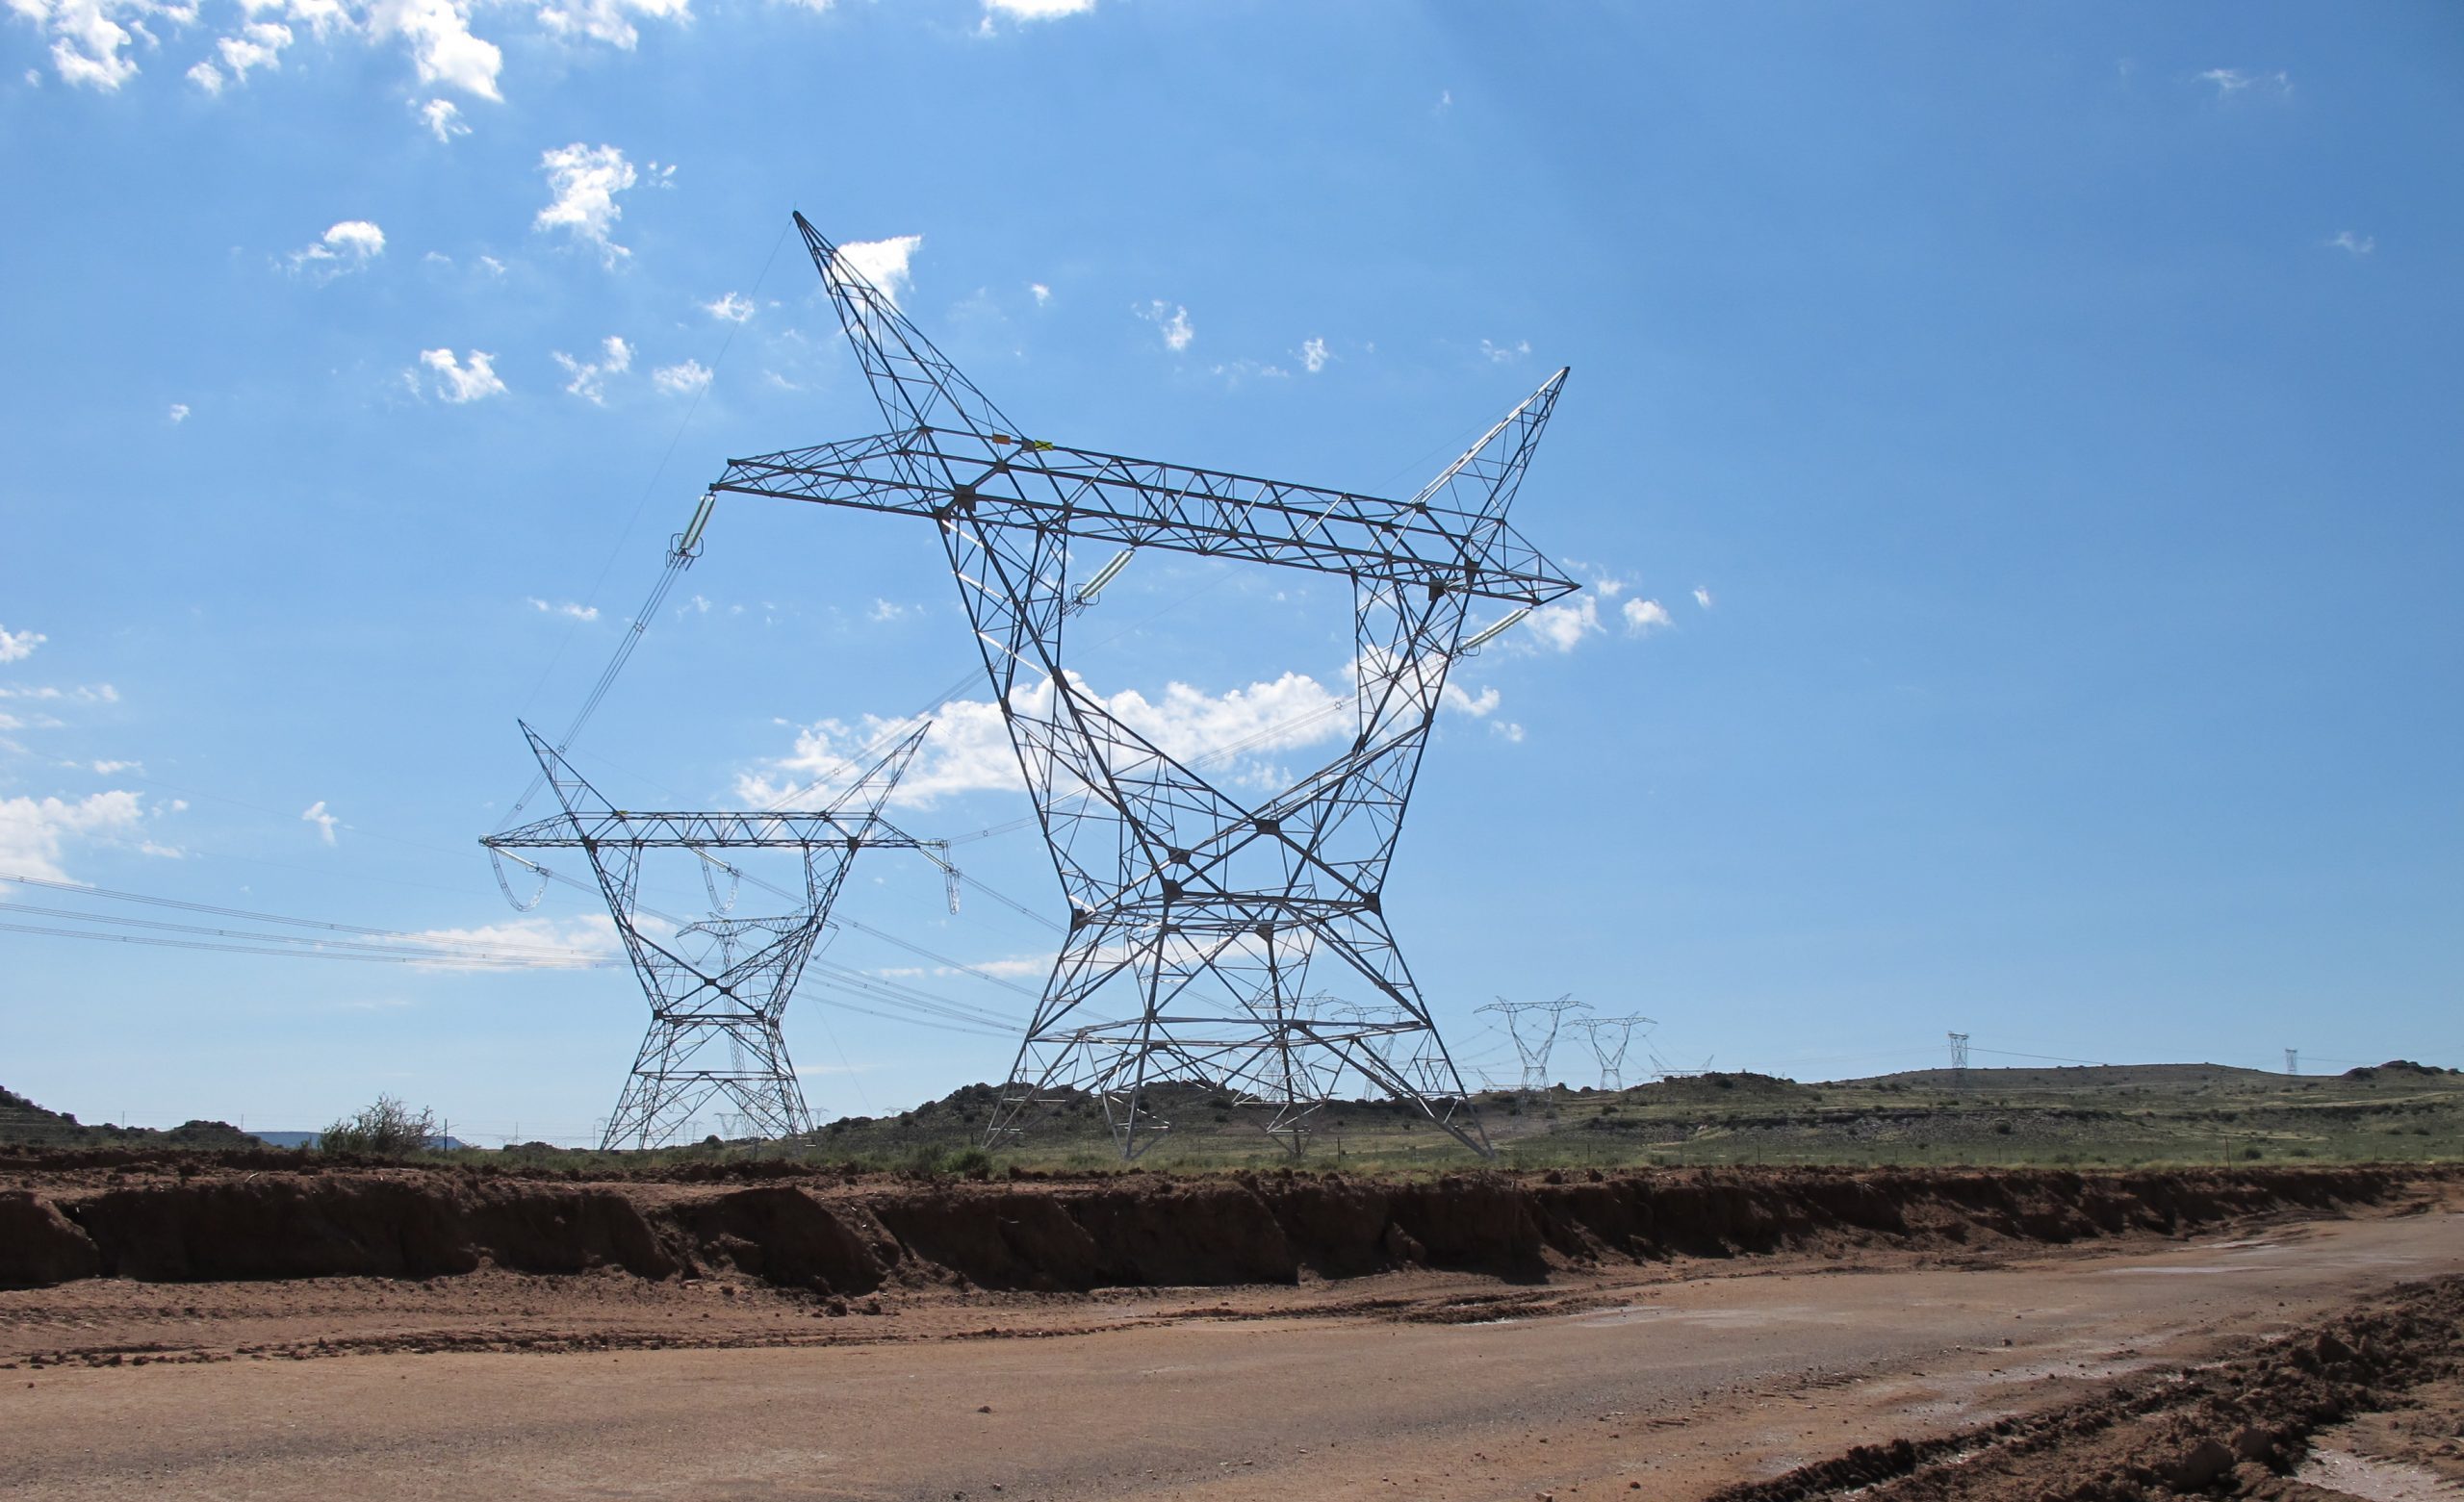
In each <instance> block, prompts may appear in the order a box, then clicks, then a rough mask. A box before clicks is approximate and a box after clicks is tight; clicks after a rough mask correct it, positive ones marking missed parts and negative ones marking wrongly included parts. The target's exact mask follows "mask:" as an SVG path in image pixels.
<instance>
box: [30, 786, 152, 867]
mask: <svg viewBox="0 0 2464 1502" xmlns="http://www.w3.org/2000/svg"><path fill="white" fill-rule="evenodd" d="M144 821H145V813H144V809H143V807H142V805H141V803H140V802H139V801H138V796H137V795H136V794H135V793H132V792H128V791H125V790H116V791H113V792H109V793H92V794H89V795H88V796H86V797H84V798H81V799H78V800H76V801H75V802H69V801H67V800H64V799H59V798H39V799H38V798H0V874H7V875H11V876H21V877H35V878H40V879H42V880H45V881H65V880H67V879H68V873H67V872H65V871H64V870H62V869H61V865H60V861H61V856H62V853H63V852H64V850H65V848H66V847H67V846H68V845H69V844H70V842H72V841H80V840H97V839H100V840H109V839H117V838H124V837H126V836H129V835H132V834H135V833H137V832H138V831H139V829H140V828H141V827H142V826H143V824H144Z"/></svg>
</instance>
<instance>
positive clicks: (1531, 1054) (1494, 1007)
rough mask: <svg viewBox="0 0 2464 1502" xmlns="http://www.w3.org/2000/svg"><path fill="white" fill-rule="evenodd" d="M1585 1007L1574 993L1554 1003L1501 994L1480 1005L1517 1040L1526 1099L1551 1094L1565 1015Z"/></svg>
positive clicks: (1483, 1010) (1515, 1044)
mask: <svg viewBox="0 0 2464 1502" xmlns="http://www.w3.org/2000/svg"><path fill="white" fill-rule="evenodd" d="M1583 1009H1584V1006H1583V1004H1582V1003H1580V1002H1578V1001H1576V1000H1575V999H1574V997H1573V996H1571V995H1567V996H1560V997H1558V998H1557V999H1556V1000H1555V1001H1553V1002H1509V1001H1507V1000H1506V999H1505V998H1504V997H1502V996H1501V997H1499V998H1498V999H1497V1000H1496V1001H1494V1002H1491V1003H1490V1004H1489V1005H1488V1006H1483V1007H1481V1008H1480V1010H1481V1011H1482V1012H1488V1013H1494V1014H1496V1015H1497V1017H1498V1018H1499V1019H1500V1020H1501V1021H1502V1022H1503V1023H1504V1025H1505V1035H1506V1036H1507V1037H1509V1038H1512V1039H1513V1040H1514V1051H1515V1053H1516V1054H1518V1055H1520V1056H1522V1058H1523V1095H1524V1098H1525V1099H1527V1100H1528V1099H1532V1098H1534V1097H1537V1096H1541V1095H1545V1094H1547V1093H1548V1090H1549V1051H1550V1050H1551V1049H1553V1048H1555V1047H1556V1046H1557V1031H1558V1030H1559V1029H1560V1028H1562V1027H1564V1026H1565V1021H1566V1014H1567V1013H1568V1012H1577V1011H1581V1010H1583ZM1620 1052H1621V1053H1622V1052H1623V1050H1622V1049H1621V1050H1620Z"/></svg>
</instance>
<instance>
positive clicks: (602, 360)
mask: <svg viewBox="0 0 2464 1502" xmlns="http://www.w3.org/2000/svg"><path fill="white" fill-rule="evenodd" d="M554 354H555V359H556V363H557V364H558V365H560V366H563V367H564V368H565V373H566V374H567V375H570V376H572V377H573V379H572V380H570V381H567V382H566V383H565V390H566V391H567V392H568V393H570V394H571V395H576V396H579V397H580V398H581V399H582V400H584V401H587V402H590V403H592V404H594V405H596V406H602V407H603V406H605V405H607V400H606V391H605V383H606V380H607V377H609V376H611V375H622V374H624V373H625V372H626V371H627V370H629V369H632V368H633V346H632V345H630V344H627V343H625V342H624V341H623V340H621V339H619V338H617V337H616V336H615V335H613V334H610V335H608V336H607V337H606V338H605V339H603V340H602V341H600V344H599V358H598V359H596V360H594V361H591V362H590V363H588V364H586V365H585V364H584V363H582V362H581V361H579V360H577V359H575V358H574V357H573V356H571V355H569V354H567V353H565V352H564V351H563V350H561V349H559V350H556V351H554Z"/></svg>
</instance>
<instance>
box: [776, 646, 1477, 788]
mask: <svg viewBox="0 0 2464 1502" xmlns="http://www.w3.org/2000/svg"><path fill="white" fill-rule="evenodd" d="M1071 681H1072V682H1073V683H1075V684H1077V685H1078V689H1079V692H1081V693H1082V694H1085V693H1089V691H1088V690H1087V689H1086V686H1085V684H1084V682H1083V680H1080V679H1078V678H1076V677H1074V676H1073V677H1072V679H1071ZM1052 694H1053V688H1052V685H1051V684H1050V683H1049V682H1046V683H1042V684H1040V685H1037V686H1035V687H1031V688H1021V689H1018V690H1017V691H1016V692H1015V693H1014V694H1013V695H1012V697H1011V700H1012V703H1013V705H1014V707H1015V708H1016V709H1017V710H1018V711H1019V712H1021V713H1035V714H1040V713H1049V712H1050V709H1051V706H1052ZM1089 697H1092V698H1095V699H1096V701H1097V702H1098V703H1100V704H1102V705H1103V706H1104V707H1105V708H1106V709H1107V710H1109V711H1110V712H1111V713H1112V714H1113V715H1115V716H1117V718H1118V719H1119V720H1120V721H1121V723H1122V724H1124V725H1126V726H1129V727H1130V728H1132V729H1134V730H1136V731H1137V732H1138V733H1139V734H1141V735H1142V736H1145V737H1146V738H1147V739H1149V740H1151V741H1153V742H1154V743H1155V744H1156V745H1157V746H1160V747H1162V748H1163V749H1164V750H1165V751H1168V752H1169V753H1171V754H1172V755H1173V756H1176V757H1178V758H1180V759H1181V760H1183V761H1184V762H1193V763H1197V764H1198V765H1199V769H1200V770H1201V771H1202V772H1206V773H1207V774H1208V775H1209V776H1222V775H1224V773H1225V772H1226V770H1228V776H1229V779H1230V780H1232V781H1235V782H1243V783H1251V784H1263V783H1265V782H1268V781H1280V780H1281V779H1283V778H1285V777H1286V776H1288V774H1286V773H1284V772H1282V771H1281V769H1278V768H1275V767H1272V766H1270V765H1269V764H1268V762H1267V760H1266V758H1269V757H1271V756H1273V755H1275V754H1276V753H1278V752H1282V751H1293V750H1296V749H1299V748H1302V747H1308V746H1318V745H1324V744H1327V743H1330V742H1340V741H1345V740H1347V739H1348V738H1349V737H1350V736H1352V735H1353V734H1354V733H1356V732H1357V731H1358V729H1359V723H1358V722H1359V714H1358V711H1357V709H1356V708H1355V707H1354V699H1353V696H1352V694H1351V692H1350V691H1349V690H1348V689H1347V688H1339V687H1337V686H1332V685H1328V684H1326V683H1322V682H1321V681H1320V680H1318V679H1317V678H1315V677H1312V676H1310V675H1307V674H1302V673H1287V674H1284V675H1282V676H1280V677H1277V678H1273V679H1270V680H1262V681H1259V682H1254V683H1251V684H1249V685H1247V686H1246V687H1244V688H1235V689H1230V690H1227V691H1225V692H1223V693H1221V694H1209V693H1207V692H1205V691H1204V690H1202V689H1198V688H1195V687H1193V686H1192V685H1190V684H1187V683H1167V684H1166V685H1165V686H1164V691H1163V693H1162V694H1161V695H1160V696H1158V697H1156V698H1153V699H1149V698H1147V697H1146V696H1144V695H1142V694H1140V693H1138V692H1137V691H1136V690H1123V691H1122V692H1120V693H1118V694H1115V695H1113V696H1111V697H1110V698H1108V699H1106V698H1101V697H1098V696H1093V695H1091V694H1090V695H1089ZM1499 700H1500V696H1499V694H1498V691H1497V690H1496V689H1494V688H1490V689H1483V690H1482V691H1481V692H1480V693H1479V694H1478V695H1476V696H1475V695H1472V694H1469V693H1466V692H1464V691H1463V690H1461V689H1460V688H1458V687H1456V686H1454V685H1451V684H1450V685H1448V688H1447V691H1446V695H1445V698H1444V700H1443V702H1444V704H1445V707H1446V708H1448V709H1449V710H1451V711H1454V712H1456V713H1460V714H1465V715H1470V716H1472V717H1474V718H1476V719H1478V718H1485V717H1487V716H1488V715H1490V714H1492V713H1493V712H1494V711H1495V710H1496V709H1497V707H1498V704H1499ZM908 724H911V722H895V721H890V720H885V719H883V718H881V717H879V716H866V717H865V718H864V719H863V721H862V722H861V723H860V724H857V725H852V726H851V725H848V724H845V723H843V722H840V721H836V720H824V721H821V722H819V723H818V724H815V725H809V726H802V727H800V728H799V729H798V730H797V732H796V742H795V750H794V751H791V752H790V753H789V754H788V755H786V756H784V757H782V758H780V759H779V760H777V761H773V762H769V763H766V764H765V765H764V766H762V767H761V768H760V769H758V770H757V771H753V772H747V773H744V774H742V775H740V776H738V777H737V778H736V782H735V793H736V797H737V798H738V799H739V800H740V801H742V802H744V803H745V804H747V805H748V806H753V807H769V806H772V805H775V804H777V803H779V802H781V801H782V800H784V799H786V798H787V797H788V796H789V795H791V794H794V793H795V792H796V791H797V790H798V789H800V788H803V787H805V786H806V784H808V783H810V782H812V781H813V780H814V779H815V778H816V777H821V776H824V775H825V774H829V775H833V776H844V775H845V774H846V772H847V771H849V770H852V769H848V768H846V767H845V764H846V763H848V762H850V761H851V760H855V759H857V758H858V757H859V755H860V752H861V751H863V750H864V749H865V748H866V747H868V746H871V745H873V744H874V743H875V742H878V741H880V740H882V739H883V738H884V736H885V735H886V734H888V733H889V732H891V731H893V730H897V729H902V728H905V727H906V726H907V725H908ZM1018 787H1019V775H1018V759H1017V754H1016V752H1015V751H1013V750H1012V749H1011V744H1010V733H1009V727H1008V725H1007V723H1006V722H1005V720H1004V719H1003V717H1002V715H1001V713H1000V711H999V710H998V708H997V707H996V706H994V705H993V704H991V703H989V702H985V701H979V700H951V701H950V702H948V703H945V704H943V705H942V706H941V707H940V708H938V709H937V710H935V711H934V715H933V733H932V734H931V735H929V736H927V737H925V740H924V746H923V750H922V751H920V752H919V753H918V754H917V756H916V759H915V761H914V762H913V763H912V764H911V766H910V767H909V769H908V773H907V776H906V777H905V778H904V779H902V780H901V781H900V783H899V785H898V790H897V792H896V793H895V794H894V795H892V801H893V802H896V803H898V804H900V805H901V806H905V807H911V808H929V807H932V806H934V805H935V804H937V802H939V801H940V800H942V799H944V798H949V797H953V796H956V795H959V794H964V793H976V792H988V791H1004V792H1007V791H1015V790H1017V789H1018ZM833 791H835V789H834V787H832V786H831V785H829V784H827V783H825V785H824V786H823V788H822V789H821V790H820V791H818V792H817V793H814V794H811V795H808V796H807V797H805V798H804V799H803V800H801V801H802V802H806V803H810V802H816V801H819V800H821V799H825V798H827V797H828V796H829V794H830V793H831V792H833Z"/></svg>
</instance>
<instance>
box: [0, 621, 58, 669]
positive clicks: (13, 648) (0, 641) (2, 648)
mask: <svg viewBox="0 0 2464 1502" xmlns="http://www.w3.org/2000/svg"><path fill="white" fill-rule="evenodd" d="M50 640H51V638H50V637H48V636H45V635H43V634H42V633H41V632H40V631H12V630H10V629H9V628H8V627H6V626H0V662H23V661H25V660H26V659H27V658H29V657H31V656H33V655H34V654H35V649H36V648H38V647H40V646H41V645H42V644H43V643H45V642H47V641H50Z"/></svg>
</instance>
